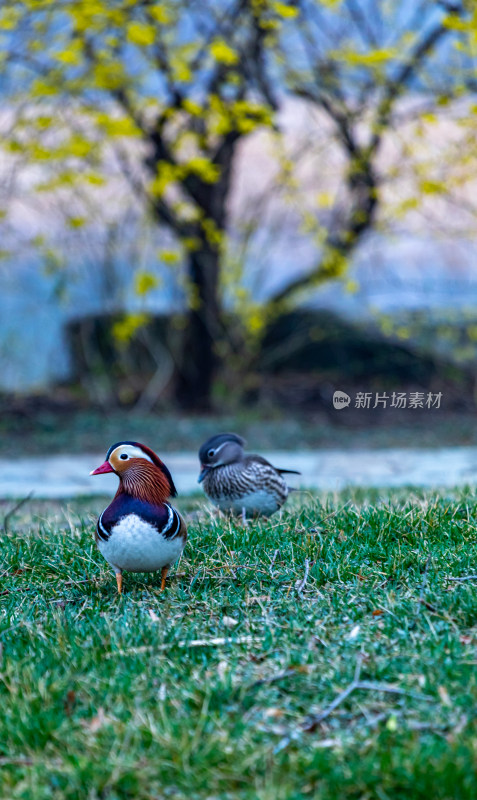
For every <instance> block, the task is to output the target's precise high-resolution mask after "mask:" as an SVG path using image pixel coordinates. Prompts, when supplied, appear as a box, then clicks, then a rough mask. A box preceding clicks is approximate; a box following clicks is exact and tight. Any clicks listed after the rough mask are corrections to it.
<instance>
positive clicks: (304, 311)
mask: <svg viewBox="0 0 477 800" xmlns="http://www.w3.org/2000/svg"><path fill="white" fill-rule="evenodd" d="M0 31H1V48H0V49H1V57H0V91H1V93H2V98H3V104H2V108H3V110H2V112H1V113H0V134H1V139H0V146H1V148H2V166H1V170H0V175H1V180H0V230H1V235H2V252H1V256H2V265H1V267H0V271H1V275H0V280H1V282H2V287H3V292H2V293H3V296H4V300H3V311H4V324H3V331H2V334H1V337H0V338H1V344H0V359H1V361H2V364H3V363H4V364H5V365H6V367H5V369H3V386H2V389H3V392H4V399H3V401H2V405H3V407H4V409H5V410H8V409H10V408H12V407H15V408H18V407H19V405H21V403H23V402H24V400H25V395H28V394H29V395H31V394H34V395H35V396H36V397H38V396H39V395H41V397H42V398H43V400H42V402H43V403H44V402H45V398H48V397H50V398H53V399H54V400H55V402H57V401H58V398H59V397H61V398H63V402H64V403H66V404H68V403H69V404H71V405H73V406H75V405H76V406H77V405H78V404H79V405H82V406H93V407H95V408H103V409H111V408H114V407H122V406H125V407H129V408H134V409H135V410H136V411H141V412H144V413H150V412H153V411H154V410H157V409H158V408H170V407H174V408H182V409H185V410H189V411H190V410H192V411H210V410H211V409H212V408H215V409H221V410H231V409H232V410H233V409H237V408H240V407H242V406H244V405H245V406H247V405H248V406H255V407H257V406H259V407H262V408H265V409H269V408H271V407H274V406H278V407H282V408H284V409H297V410H299V411H300V413H305V412H319V411H321V410H322V411H324V412H326V413H327V414H331V415H333V412H332V410H331V406H330V403H331V396H332V391H333V387H339V388H342V389H345V390H350V391H351V390H352V389H367V390H368V389H374V388H376V389H377V390H379V389H380V388H384V389H386V388H388V389H399V390H405V389H406V388H408V387H409V388H412V387H420V388H424V389H427V390H432V391H437V390H439V391H443V392H444V395H445V397H446V402H447V405H448V408H449V410H471V409H473V407H474V404H475V403H474V400H475V375H476V371H475V366H474V365H475V356H476V343H477V314H476V313H475V304H474V302H473V292H474V291H475V289H476V284H475V278H476V274H475V228H476V226H475V215H476V211H477V205H476V199H475V198H476V197H477V195H476V193H475V167H476V164H477V161H476V157H477V153H476V141H477V138H476V126H477V103H476V100H475V90H476V69H475V64H476V62H475V50H476V45H477V41H476V37H477V11H476V9H475V7H474V4H473V3H472V2H465V0H462V2H458V1H457V0H455V1H454V0H449V1H448V2H447V1H445V0H439V1H437V0H419V2H416V0H412V1H409V2H408V1H407V0H404V1H403V2H397V0H387V2H380V0H287V1H286V2H277V1H274V0H230V1H228V0H201V2H194V0H188V2H181V0H165V1H164V2H156V1H155V0H143V1H142V2H137V1H136V0H135V1H134V2H132V0H116V1H115V2H110V0H4V2H3V3H2V7H1V9H0ZM15 280H17V281H19V282H20V290H18V286H17V284H15ZM382 281H384V282H385V283H386V288H385V297H384V300H383V297H382V296H381V295H382V292H381V289H379V287H380V286H381V283H380V282H382ZM417 285H418V288H417V289H416V286H417ZM381 288H382V287H381ZM436 291H437V300H436V297H434V295H433V292H434V293H435V292H436ZM9 292H10V294H9ZM15 292H17V294H15ZM18 292H19V294H18ZM380 292H381V294H380ZM19 297H20V299H19ZM337 297H339V298H340V299H339V301H337ZM416 298H417V299H416ZM9 318H12V319H14V320H15V324H12V325H10V327H9V325H8V324H7V322H8V319H9ZM19 319H21V323H18V320H19ZM5 320H6V322H5ZM15 325H16V326H17V327H15ZM15 336H18V337H19V339H18V343H17V344H16V343H15ZM19 365H20V366H19ZM39 365H40V366H39ZM21 367H23V372H22V369H21ZM35 367H36V371H35ZM58 387H61V390H60V389H59V388H58ZM28 408H29V409H30V412H31V409H32V405H31V404H29V405H28Z"/></svg>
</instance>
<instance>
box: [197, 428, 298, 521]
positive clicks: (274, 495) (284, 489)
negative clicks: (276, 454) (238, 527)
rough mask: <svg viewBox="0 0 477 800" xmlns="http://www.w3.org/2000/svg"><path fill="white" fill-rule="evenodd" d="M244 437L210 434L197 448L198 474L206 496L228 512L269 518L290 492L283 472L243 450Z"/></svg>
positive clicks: (285, 470) (287, 471)
mask: <svg viewBox="0 0 477 800" xmlns="http://www.w3.org/2000/svg"><path fill="white" fill-rule="evenodd" d="M244 445H245V440H244V439H242V437H241V436H237V434H236V433H219V434H217V436H212V437H211V438H210V439H207V441H206V442H205V443H204V444H203V445H202V447H201V448H200V450H199V460H200V465H201V468H202V470H201V473H200V475H199V483H202V482H203V484H204V491H205V493H206V495H207V497H208V498H209V499H210V500H211V501H212V502H213V503H214V504H215V505H216V506H217V507H218V508H219V509H220V510H221V511H225V512H226V513H229V514H242V518H243V520H244V521H245V519H246V518H247V517H250V516H264V517H269V516H270V515H271V514H274V513H275V511H278V509H279V508H281V507H282V505H283V503H284V502H285V500H286V499H287V497H288V493H289V491H290V489H289V487H288V486H287V484H286V482H285V480H284V479H283V478H282V475H283V474H284V473H294V474H295V475H299V474H300V473H299V472H297V471H296V470H294V469H279V468H278V467H274V466H272V464H270V463H269V462H268V461H267V460H266V459H265V458H262V456H257V455H252V454H246V453H244V449H243V448H244Z"/></svg>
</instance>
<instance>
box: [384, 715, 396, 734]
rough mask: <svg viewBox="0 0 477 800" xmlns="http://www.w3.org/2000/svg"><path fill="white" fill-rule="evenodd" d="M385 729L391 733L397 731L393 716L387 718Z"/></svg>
mask: <svg viewBox="0 0 477 800" xmlns="http://www.w3.org/2000/svg"><path fill="white" fill-rule="evenodd" d="M386 728H387V730H388V731H391V732H393V731H396V730H397V719H396V717H395V716H394V715H393V714H392V715H391V716H390V717H389V719H388V721H387V722H386Z"/></svg>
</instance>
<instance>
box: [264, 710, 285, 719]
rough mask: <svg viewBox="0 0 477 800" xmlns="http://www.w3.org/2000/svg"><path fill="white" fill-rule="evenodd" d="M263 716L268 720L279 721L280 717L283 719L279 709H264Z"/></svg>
mask: <svg viewBox="0 0 477 800" xmlns="http://www.w3.org/2000/svg"><path fill="white" fill-rule="evenodd" d="M264 714H265V716H266V717H268V718H269V719H280V717H283V710H282V709H281V708H266V709H265V712H264Z"/></svg>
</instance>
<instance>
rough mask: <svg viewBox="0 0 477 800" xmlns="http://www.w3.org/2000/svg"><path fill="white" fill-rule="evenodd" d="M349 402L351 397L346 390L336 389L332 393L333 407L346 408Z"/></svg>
mask: <svg viewBox="0 0 477 800" xmlns="http://www.w3.org/2000/svg"><path fill="white" fill-rule="evenodd" d="M350 403H351V397H350V396H349V394H346V392H339V391H336V392H334V394H333V405H334V407H335V408H346V406H349V404H350Z"/></svg>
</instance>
